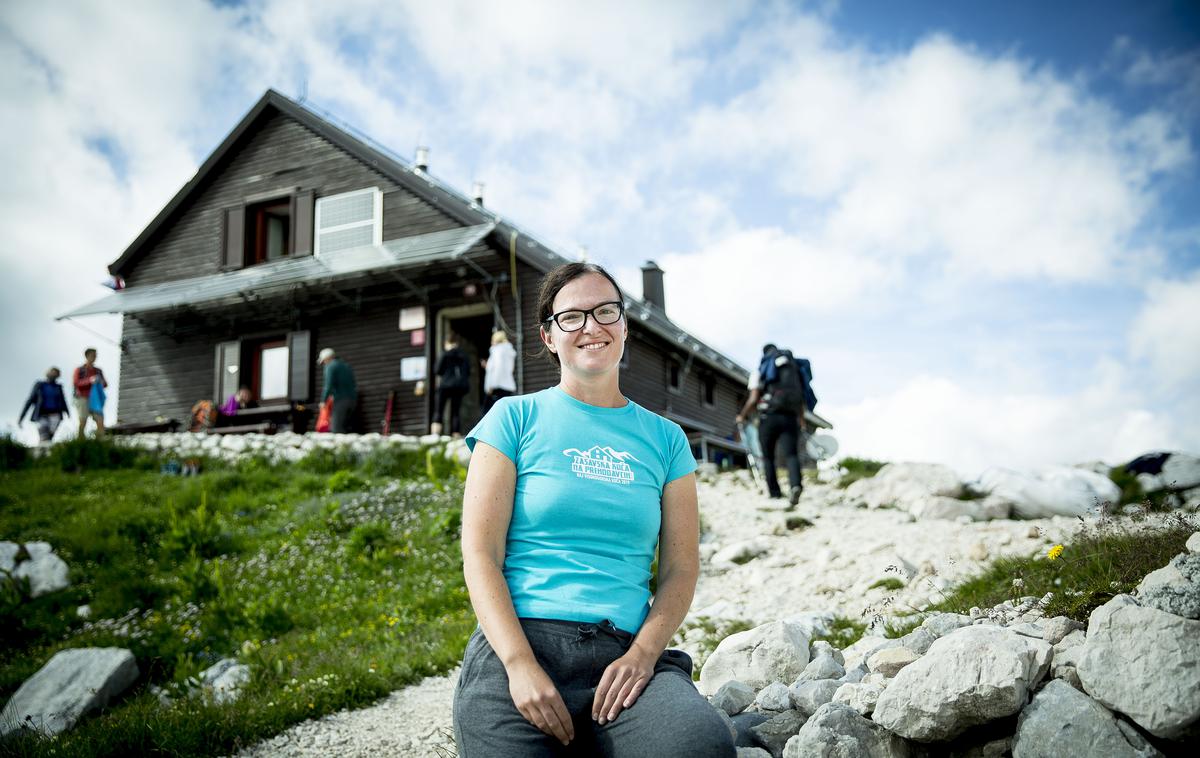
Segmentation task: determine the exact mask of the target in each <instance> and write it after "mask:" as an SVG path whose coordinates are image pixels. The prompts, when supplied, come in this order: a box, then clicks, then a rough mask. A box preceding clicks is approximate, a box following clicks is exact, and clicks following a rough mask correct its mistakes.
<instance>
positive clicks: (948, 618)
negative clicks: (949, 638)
mask: <svg viewBox="0 0 1200 758" xmlns="http://www.w3.org/2000/svg"><path fill="white" fill-rule="evenodd" d="M970 625H971V617H970V616H964V615H963V614H961V613H935V614H934V615H932V616H930V617H929V618H927V619H925V620H924V621H922V622H921V629H924V630H925V631H927V632H929V633H930V634H932V635H933V637H934V639H937V638H938V637H945V636H946V635H947V634H950V632H953V631H954V630H955V629H962V628H963V627H964V626H970Z"/></svg>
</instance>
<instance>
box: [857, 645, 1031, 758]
mask: <svg viewBox="0 0 1200 758" xmlns="http://www.w3.org/2000/svg"><path fill="white" fill-rule="evenodd" d="M1050 656H1051V647H1050V645H1048V644H1046V643H1045V642H1043V641H1041V640H1035V639H1032V638H1029V637H1022V636H1020V635H1017V634H1013V633H1012V632H1010V631H1008V630H1006V629H1003V628H1000V627H995V626H987V625H983V626H970V627H965V628H963V629H959V630H957V631H955V632H954V633H952V634H949V635H946V636H945V637H942V638H940V639H939V640H937V641H936V642H934V643H933V645H932V646H931V647H930V648H929V652H927V653H926V654H925V655H924V656H922V657H921V658H920V659H918V660H917V661H915V662H913V663H911V664H909V665H908V666H905V667H904V669H902V670H901V671H900V673H899V674H897V675H896V678H895V679H893V680H892V681H891V683H890V684H889V685H888V687H887V689H886V690H884V692H883V695H881V696H880V698H879V702H878V703H877V704H876V706H875V713H874V715H873V718H874V720H875V721H876V723H878V724H881V725H882V726H884V727H886V728H888V729H890V730H891V731H893V732H896V733H897V734H899V735H901V736H903V737H907V738H909V739H914V740H918V741H921V742H930V741H941V740H948V739H951V738H953V737H955V736H957V735H958V734H960V733H962V732H963V731H965V730H966V729H968V728H970V727H972V726H975V725H976V724H983V723H986V722H988V721H991V720H993V719H997V718H1002V717H1004V716H1010V715H1012V714H1014V713H1016V712H1017V711H1019V710H1020V709H1021V707H1022V706H1023V705H1025V701H1026V698H1027V697H1028V694H1029V690H1030V689H1031V688H1032V687H1033V686H1034V685H1036V684H1037V683H1038V682H1039V681H1041V679H1042V677H1043V676H1044V675H1045V674H1046V670H1047V669H1048V668H1049V664H1050Z"/></svg>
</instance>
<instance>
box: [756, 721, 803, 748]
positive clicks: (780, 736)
mask: <svg viewBox="0 0 1200 758" xmlns="http://www.w3.org/2000/svg"><path fill="white" fill-rule="evenodd" d="M803 725H804V714H802V713H800V712H799V711H794V710H792V711H784V712H783V713H778V714H776V715H774V716H772V717H771V718H770V719H769V720H767V721H764V722H763V723H761V724H756V725H754V726H752V727H750V736H751V738H752V739H753V740H754V741H755V742H757V743H758V744H759V745H762V746H763V747H764V748H766V750H767V752H769V753H770V754H771V755H772V756H780V755H782V754H783V746H784V745H786V744H787V741H788V740H790V739H791V738H792V737H795V736H796V734H797V733H799V731H800V727H801V726H803Z"/></svg>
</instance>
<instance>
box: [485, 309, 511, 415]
mask: <svg viewBox="0 0 1200 758" xmlns="http://www.w3.org/2000/svg"><path fill="white" fill-rule="evenodd" d="M516 365H517V351H516V350H515V349H513V346H512V343H511V342H509V341H508V335H507V334H505V333H504V330H503V329H497V330H496V332H495V334H493V335H492V348H491V350H489V351H488V357H487V360H486V361H483V369H484V373H483V392H484V395H485V396H486V397H485V398H484V401H483V412H484V414H485V415H486V414H487V412H488V411H489V410H491V409H492V406H493V405H495V404H496V401H497V400H499V399H500V398H502V397H509V396H511V395H513V394H515V393H516V391H517V382H516V380H514V379H513V371H514V370H515V369H516Z"/></svg>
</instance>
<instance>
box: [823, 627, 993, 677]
mask: <svg viewBox="0 0 1200 758" xmlns="http://www.w3.org/2000/svg"><path fill="white" fill-rule="evenodd" d="M968 623H970V622H968ZM899 646H900V640H895V639H889V638H887V637H882V636H880V635H876V634H865V635H863V636H862V637H859V638H858V641H857V642H855V643H854V644H852V645H850V646H849V647H847V648H846V649H845V650H843V651H842V655H843V656H845V663H844V664H843V665H844V666H845V668H846V670H847V671H849V670H850V669H852V668H854V667H855V666H857V665H858V664H860V663H863V662H864V661H866V660H867V658H869V657H870V656H871V654H872V653H874V652H876V651H879V650H883V649H885V648H889V647H899Z"/></svg>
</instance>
